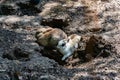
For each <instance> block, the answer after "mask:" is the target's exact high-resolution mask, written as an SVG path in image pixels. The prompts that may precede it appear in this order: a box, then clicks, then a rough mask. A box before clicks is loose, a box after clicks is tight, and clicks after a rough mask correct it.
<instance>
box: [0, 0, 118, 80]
mask: <svg viewBox="0 0 120 80" xmlns="http://www.w3.org/2000/svg"><path fill="white" fill-rule="evenodd" d="M119 11H120V1H119V0H90V1H88V0H66V1H64V0H40V2H39V3H38V4H33V3H31V1H30V0H24V1H21V0H10V1H9V0H1V1H0V80H119V79H120V37H119V36H120V28H119V26H120V12H119ZM43 13H44V14H43ZM46 26H50V27H53V28H60V29H62V30H63V31H65V33H66V34H67V35H71V34H73V33H75V34H78V35H81V36H82V41H81V42H80V45H79V46H80V47H79V49H78V50H77V51H76V52H75V54H74V55H73V56H71V57H70V58H69V59H68V60H66V61H61V58H62V55H61V54H59V53H58V52H57V51H55V50H48V49H46V48H44V47H43V46H40V45H38V44H37V43H36V38H35V33H36V30H37V29H39V28H42V27H46Z"/></svg>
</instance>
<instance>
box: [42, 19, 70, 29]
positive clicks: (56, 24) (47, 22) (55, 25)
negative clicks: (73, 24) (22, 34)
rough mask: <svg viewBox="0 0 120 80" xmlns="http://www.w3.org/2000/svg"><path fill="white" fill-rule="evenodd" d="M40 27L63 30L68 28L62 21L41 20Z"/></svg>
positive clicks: (65, 22)
mask: <svg viewBox="0 0 120 80" xmlns="http://www.w3.org/2000/svg"><path fill="white" fill-rule="evenodd" d="M41 25H43V26H50V27H53V28H60V29H63V28H64V27H66V26H68V25H69V23H68V22H67V21H65V20H63V19H43V20H42V22H41Z"/></svg>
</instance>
